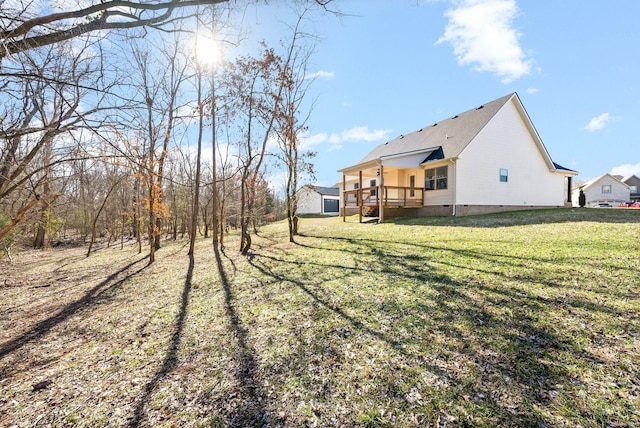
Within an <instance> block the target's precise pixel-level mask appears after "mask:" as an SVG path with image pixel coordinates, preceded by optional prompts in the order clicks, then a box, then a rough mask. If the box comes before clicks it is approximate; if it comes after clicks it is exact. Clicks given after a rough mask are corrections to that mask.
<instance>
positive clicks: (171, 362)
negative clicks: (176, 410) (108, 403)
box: [129, 254, 194, 427]
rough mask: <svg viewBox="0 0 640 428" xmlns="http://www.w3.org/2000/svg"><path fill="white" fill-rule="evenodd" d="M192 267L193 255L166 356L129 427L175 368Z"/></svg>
mask: <svg viewBox="0 0 640 428" xmlns="http://www.w3.org/2000/svg"><path fill="white" fill-rule="evenodd" d="M193 267H194V257H193V254H190V255H189V267H188V269H187V276H186V278H185V281H184V287H183V288H182V298H181V302H180V310H179V312H178V315H177V316H176V320H175V328H174V331H173V335H172V336H171V341H170V342H169V349H168V351H167V355H166V356H165V358H164V361H163V363H162V366H161V367H160V369H159V370H158V371H157V372H156V374H155V376H154V377H153V378H152V379H151V381H149V383H147V385H146V386H145V388H144V391H143V392H142V397H140V401H139V402H138V405H137V406H136V410H135V412H134V414H133V418H132V419H131V422H130V423H129V426H130V427H137V426H140V423H141V422H142V418H143V416H144V408H145V406H146V405H147V403H148V402H149V399H150V398H151V394H152V393H153V391H154V389H155V388H156V386H157V385H158V383H160V381H161V380H162V379H163V378H164V377H165V376H166V375H167V374H168V373H169V372H170V371H171V370H172V369H173V368H174V367H175V365H176V361H177V353H178V349H180V341H181V339H182V331H183V330H184V320H185V317H186V316H187V308H188V306H189V294H190V293H191V286H192V280H193Z"/></svg>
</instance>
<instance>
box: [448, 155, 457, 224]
mask: <svg viewBox="0 0 640 428" xmlns="http://www.w3.org/2000/svg"><path fill="white" fill-rule="evenodd" d="M449 161H450V162H451V165H452V166H453V172H454V174H453V176H454V183H453V210H452V212H451V216H452V217H455V216H456V207H457V206H458V201H457V200H456V189H457V188H458V171H457V169H456V159H450V160H449Z"/></svg>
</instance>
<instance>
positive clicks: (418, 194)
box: [342, 186, 424, 208]
mask: <svg viewBox="0 0 640 428" xmlns="http://www.w3.org/2000/svg"><path fill="white" fill-rule="evenodd" d="M343 198H344V200H343V201H342V202H343V207H345V208H349V207H360V206H362V207H379V206H380V198H382V203H383V206H384V207H400V208H405V207H421V206H422V205H423V204H424V189H423V188H422V187H401V186H382V187H379V186H374V187H363V188H362V189H356V190H347V191H345V192H344V193H343Z"/></svg>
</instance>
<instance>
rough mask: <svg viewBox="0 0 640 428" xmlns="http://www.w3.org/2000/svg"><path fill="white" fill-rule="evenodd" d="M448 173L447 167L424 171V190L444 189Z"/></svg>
mask: <svg viewBox="0 0 640 428" xmlns="http://www.w3.org/2000/svg"><path fill="white" fill-rule="evenodd" d="M448 173H449V171H448V167H447V166H441V167H438V168H430V169H427V170H425V179H424V190H442V189H446V188H447V177H448Z"/></svg>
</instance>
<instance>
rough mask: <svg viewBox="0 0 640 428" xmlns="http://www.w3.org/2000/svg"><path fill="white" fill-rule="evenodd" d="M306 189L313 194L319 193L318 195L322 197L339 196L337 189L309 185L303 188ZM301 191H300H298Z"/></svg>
mask: <svg viewBox="0 0 640 428" xmlns="http://www.w3.org/2000/svg"><path fill="white" fill-rule="evenodd" d="M305 187H306V188H307V189H309V190H311V191H313V192H316V193H319V194H320V195H324V196H340V188H339V187H322V186H314V185H311V184H308V185H306V186H303V188H305ZM300 190H302V189H300Z"/></svg>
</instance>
